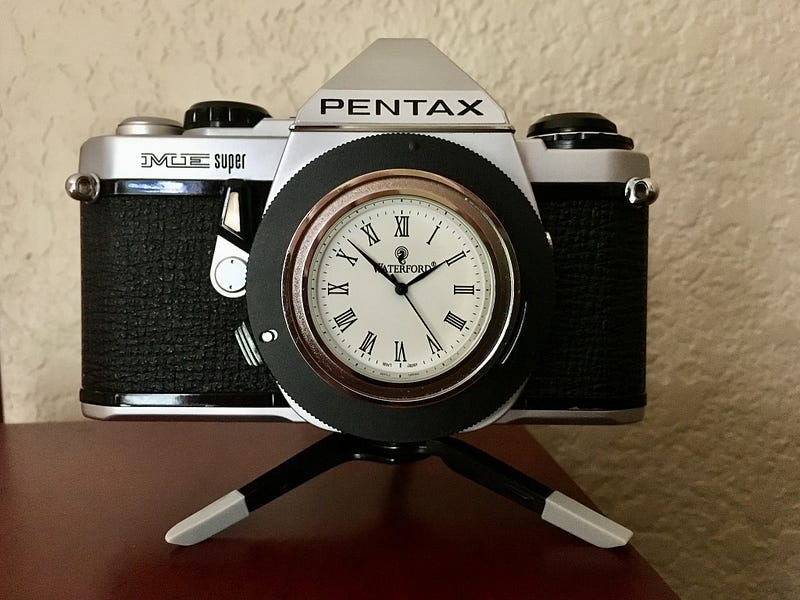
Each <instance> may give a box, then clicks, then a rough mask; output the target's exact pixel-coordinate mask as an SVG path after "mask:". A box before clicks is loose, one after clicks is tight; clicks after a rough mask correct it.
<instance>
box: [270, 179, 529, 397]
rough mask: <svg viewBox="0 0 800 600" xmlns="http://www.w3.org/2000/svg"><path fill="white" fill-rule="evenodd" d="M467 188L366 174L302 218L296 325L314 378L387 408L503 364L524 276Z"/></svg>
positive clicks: (292, 255) (290, 274) (295, 262)
mask: <svg viewBox="0 0 800 600" xmlns="http://www.w3.org/2000/svg"><path fill="white" fill-rule="evenodd" d="M513 265H514V263H513V260H512V257H511V253H510V250H509V244H508V241H507V236H506V234H505V231H504V230H503V227H502V225H500V223H499V222H498V221H497V220H496V219H495V218H494V217H493V215H492V212H491V211H490V210H489V209H488V207H487V206H486V205H485V204H484V203H483V202H482V201H481V200H480V199H479V198H477V197H476V196H474V195H473V194H472V193H471V192H469V191H468V190H466V189H464V188H463V187H462V186H460V185H458V184H457V183H455V182H453V181H451V180H448V179H446V178H444V177H441V176H438V175H434V174H432V173H426V172H423V171H413V170H388V171H379V172H375V173H370V174H367V175H364V176H362V177H360V178H357V179H355V180H353V181H350V182H348V183H347V185H345V186H341V187H339V188H337V189H335V190H333V191H332V192H331V193H330V194H328V195H327V196H326V197H325V198H323V199H322V200H321V201H320V202H319V203H318V204H317V205H316V206H315V207H314V209H313V210H312V211H311V212H310V213H309V215H308V216H307V217H306V218H305V219H304V220H303V222H302V223H301V225H300V227H298V229H297V232H296V234H295V236H294V239H293V240H292V243H291V245H290V252H289V258H288V260H287V264H286V266H285V268H284V274H285V278H284V282H283V290H284V306H285V309H286V314H287V320H288V324H289V329H290V331H291V332H292V334H293V336H294V337H295V339H296V341H297V343H298V345H299V347H300V350H301V352H302V354H303V356H304V357H305V358H306V360H307V361H308V362H309V363H310V364H311V365H312V367H313V368H314V369H315V371H316V372H317V373H318V374H319V375H320V376H321V377H323V378H324V379H325V380H327V381H328V382H329V383H331V384H333V385H334V386H338V387H340V388H343V389H344V390H347V391H348V392H350V393H353V394H356V395H359V396H363V397H366V398H370V399H374V400H377V401H386V402H423V401H431V400H436V399H441V398H442V397H444V396H447V395H449V394H452V393H453V392H455V391H457V390H458V389H461V388H463V387H464V386H466V385H469V383H470V382H471V381H473V380H474V379H475V378H476V377H477V376H479V375H480V373H481V372H483V371H484V370H485V369H486V368H487V367H488V366H489V365H490V364H491V363H492V362H493V361H494V360H496V358H497V354H498V350H499V348H500V347H501V346H502V342H503V341H504V340H505V338H506V337H507V335H508V331H509V327H510V323H511V321H512V317H513V314H514V312H515V309H516V303H517V300H518V294H517V289H516V286H517V285H518V281H517V279H518V276H517V275H516V272H515V269H514V266H513Z"/></svg>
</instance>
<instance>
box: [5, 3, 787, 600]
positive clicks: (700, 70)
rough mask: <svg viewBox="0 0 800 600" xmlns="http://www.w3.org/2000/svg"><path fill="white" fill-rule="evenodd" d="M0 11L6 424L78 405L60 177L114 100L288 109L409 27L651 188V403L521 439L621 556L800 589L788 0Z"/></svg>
mask: <svg viewBox="0 0 800 600" xmlns="http://www.w3.org/2000/svg"><path fill="white" fill-rule="evenodd" d="M2 6H3V10H2V13H3V19H2V23H0V173H1V174H2V175H1V176H0V254H1V255H2V263H0V366H1V367H2V377H3V393H4V398H3V402H4V407H5V417H6V420H7V421H9V422H25V421H43V420H63V419H77V418H80V415H79V407H78V402H77V397H76V391H77V389H78V387H79V374H80V320H79V303H80V297H79V278H80V272H79V239H78V207H77V205H76V204H75V203H74V202H73V201H71V200H68V199H67V198H66V196H65V194H64V192H63V182H64V179H65V177H66V176H67V175H68V174H70V173H72V172H73V171H75V169H76V168H77V160H78V148H79V146H80V144H81V142H82V141H83V140H84V139H86V138H87V137H89V136H92V135H100V134H106V133H112V132H113V131H114V128H115V126H116V124H117V122H118V121H120V120H121V119H122V118H124V117H127V116H131V115H136V114H154V115H162V116H168V117H172V118H177V119H180V118H181V116H182V113H183V110H184V109H185V108H186V107H188V106H189V105H190V104H192V103H193V102H196V101H199V100H205V99H216V98H230V99H237V100H241V101H246V102H254V103H256V104H261V105H264V106H266V107H267V108H268V109H269V110H270V112H271V113H272V114H273V115H276V116H281V117H286V116H291V115H292V114H294V111H295V110H296V109H297V107H298V106H299V105H300V104H301V103H302V102H303V101H304V100H305V99H306V98H307V97H308V96H309V95H310V94H311V93H312V92H313V91H315V90H316V88H317V87H318V86H319V85H320V84H322V83H323V82H324V81H325V80H326V79H327V78H328V77H329V76H331V75H332V74H334V73H335V72H336V71H337V70H338V69H339V68H340V67H342V66H343V65H344V64H346V63H347V62H348V61H349V60H350V59H351V58H352V57H353V56H355V55H356V54H357V53H358V52H359V51H360V50H362V49H363V48H364V47H366V46H367V45H368V44H369V42H370V41H372V40H374V39H375V38H378V37H404V36H412V37H427V38H429V39H431V40H432V41H433V42H434V43H436V44H437V45H438V46H439V47H440V48H441V49H442V50H443V51H444V52H445V53H447V54H448V55H449V56H450V57H451V58H452V59H453V60H455V62H456V63H457V64H459V65H460V66H461V67H462V68H463V69H464V70H465V71H467V72H468V73H469V74H470V75H472V76H473V77H474V78H475V79H476V80H477V81H478V82H479V83H481V84H482V85H484V86H485V87H486V88H487V89H488V90H489V91H490V92H491V93H492V95H493V96H494V97H495V98H496V99H497V100H498V101H499V102H500V104H501V105H502V106H504V107H505V108H506V110H507V111H508V114H509V117H510V118H511V120H512V122H514V123H515V124H516V125H517V128H518V130H519V131H520V132H521V133H522V134H524V132H525V130H526V128H527V126H528V125H529V124H530V123H531V122H532V121H534V120H535V119H536V118H538V117H539V116H541V115H543V114H545V113H549V112H560V111H566V110H593V111H598V112H601V113H604V114H605V115H607V116H609V117H610V118H612V119H613V120H615V121H616V122H617V124H618V125H619V126H620V129H621V131H622V132H624V133H625V134H627V135H630V136H632V137H633V138H634V139H635V140H636V142H637V147H638V148H639V149H641V150H642V151H644V152H646V153H648V154H649V155H650V156H651V163H652V168H653V174H654V177H655V178H656V179H657V180H658V181H659V182H660V184H661V188H662V194H661V198H660V200H659V201H658V202H657V203H656V204H655V205H654V206H653V208H652V210H651V245H650V286H649V302H650V304H649V318H650V321H649V350H648V352H649V360H648V369H649V370H648V387H649V398H650V406H649V409H648V415H647V418H646V419H645V421H644V422H642V423H641V424H637V425H632V426H624V427H610V428H609V427H536V428H533V429H534V432H535V434H536V435H537V437H538V438H539V439H540V440H542V441H543V442H544V443H545V445H546V446H547V447H548V448H549V449H550V450H551V451H552V452H553V453H554V454H555V455H556V456H557V457H558V458H559V459H560V461H561V462H562V464H563V465H564V466H565V467H566V468H567V469H568V470H569V471H570V472H571V473H572V474H573V475H574V477H575V478H576V479H577V480H578V482H579V483H580V484H582V485H583V486H584V487H585V488H586V489H587V491H588V492H589V493H590V495H591V496H592V497H593V498H594V499H595V500H596V502H597V503H598V504H599V506H600V507H601V508H602V509H603V510H605V511H606V512H607V513H608V514H609V515H610V516H612V517H614V518H616V519H618V520H620V521H621V522H623V523H624V524H626V525H627V526H629V527H631V528H632V529H634V530H635V532H636V535H635V537H634V540H633V541H634V543H635V545H636V546H637V548H639V550H640V551H641V552H642V553H643V554H644V555H645V556H646V557H647V558H648V559H649V560H650V561H652V563H653V564H654V565H655V566H656V568H657V569H658V570H659V571H660V572H661V573H662V574H663V576H664V577H665V578H666V580H667V581H668V582H669V583H670V584H671V585H672V586H673V587H674V588H675V590H676V591H677V592H678V593H679V594H680V595H681V596H682V597H684V598H703V599H705V598H789V597H798V596H797V594H798V593H800V592H798V590H800V517H799V516H798V515H800V500H799V499H798V491H799V490H798V488H799V487H800V486H798V483H800V471H799V470H798V462H797V440H798V439H800V369H799V368H798V364H800V342H799V340H800V260H798V240H799V239H800V202H798V201H797V200H798V199H797V189H798V186H797V182H798V180H799V179H800V169H798V161H799V160H800V159H799V158H798V157H799V156H800V135H799V134H800V130H799V126H798V123H799V122H800V109H798V99H800V68H799V67H798V64H799V63H798V59H797V57H798V56H799V55H800V42H799V41H798V40H799V39H800V36H798V32H800V9H798V5H797V4H796V3H795V2H793V1H790V0H787V1H784V2H779V1H775V2H755V1H750V0H742V1H738V2H736V1H714V0H704V1H701V2H696V1H691V0H653V1H651V2H647V3H627V2H621V1H608V2H595V1H593V0H586V1H585V2H568V1H557V2H552V1H547V2H544V1H535V2H524V1H509V0H506V1H498V2H480V1H470V0H458V1H444V0H440V1H437V0H424V1H414V0H408V1H405V2H383V3H377V2H369V1H367V0H351V1H347V2H337V1H334V0H328V1H323V0H316V1H306V2H289V1H281V2H278V1H265V0H261V1H255V0H249V1H245V2H237V3H228V2H203V3H198V2H189V1H187V0H172V1H171V2H157V1H155V0H153V1H148V0H143V1H141V2H113V1H105V2H96V3H95V2H90V1H87V0H81V1H74V2H57V1H53V0H42V1H39V2H21V1H15V0H12V1H11V2H8V1H6V2H4V3H3V5H2ZM468 576H469V575H468V574H466V573H465V577H468ZM576 576H579V574H576ZM598 584H599V585H602V584H601V583H598Z"/></svg>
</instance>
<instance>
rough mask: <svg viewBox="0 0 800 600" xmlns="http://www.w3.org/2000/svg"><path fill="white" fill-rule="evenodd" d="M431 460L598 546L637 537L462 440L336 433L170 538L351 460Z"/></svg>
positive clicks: (223, 519)
mask: <svg viewBox="0 0 800 600" xmlns="http://www.w3.org/2000/svg"><path fill="white" fill-rule="evenodd" d="M430 456H438V457H439V458H440V459H441V460H442V461H443V462H444V463H445V464H446V465H447V466H448V467H450V468H451V469H452V470H453V471H455V472H456V473H459V474H461V475H463V476H464V477H467V478H468V479H471V480H472V481H474V482H476V483H479V484H481V485H483V486H485V487H487V488H488V489H490V490H493V491H495V492H497V493H498V494H501V495H503V496H505V497H506V498H509V499H511V500H513V501H515V502H517V503H519V504H521V505H522V506H525V507H527V508H529V509H531V510H534V511H536V512H537V513H539V514H540V515H541V517H542V519H544V520H545V521H547V522H549V523H551V524H553V525H555V526H556V527H560V528H561V529H563V530H565V531H567V532H569V533H571V534H573V535H575V536H577V537H579V538H581V539H582V540H585V541H587V542H589V543H590V544H594V545H595V546H598V547H601V548H614V547H617V546H624V545H625V544H626V543H627V542H628V540H629V539H630V538H631V535H633V534H632V532H631V531H630V530H629V529H626V528H625V527H623V526H621V525H619V524H617V523H615V522H614V521H612V520H610V519H608V518H607V517H605V516H603V515H601V514H600V513H598V512H596V511H594V510H592V509H591V508H589V507H587V506H584V505H583V504H581V503H579V502H577V501H575V500H573V499H572V498H569V497H568V496H565V495H564V494H562V493H561V492H557V491H554V490H551V489H550V488H548V487H547V486H545V485H544V484H542V483H540V482H538V481H536V480H535V479H531V478H530V477H528V476H527V475H525V474H524V473H522V472H520V471H517V470H516V469H514V468H512V467H510V466H509V465H507V464H505V463H504V462H502V461H500V460H498V459H496V458H494V457H493V456H490V455H489V454H487V453H485V452H483V451H482V450H478V449H477V448H475V447H474V446H471V445H470V444H467V443H466V442H463V441H461V440H458V439H455V438H452V437H445V438H440V439H435V440H428V441H425V442H412V443H401V444H396V443H388V442H377V441H373V440H367V439H363V438H359V437H356V436H352V435H348V434H343V433H332V434H330V435H328V436H327V437H324V438H322V439H321V440H319V441H318V442H316V443H314V444H312V445H311V446H309V447H308V448H306V449H305V450H302V451H301V452H299V453H298V454H296V455H295V456H293V457H292V458H290V459H288V460H287V461H285V462H284V463H282V464H280V465H278V466H277V467H275V468H274V469H271V470H269V471H267V472H266V473H264V474H263V475H261V476H260V477H258V478H256V479H254V480H253V481H251V482H250V483H248V484H246V485H244V486H243V487H241V488H239V489H238V490H234V491H232V492H230V493H228V494H226V495H224V496H222V497H221V498H219V499H218V500H216V501H214V502H212V503H211V504H209V505H208V506H206V507H205V508H203V509H201V510H199V511H197V512H196V513H194V514H193V515H191V516H189V517H187V518H186V519H184V520H183V521H181V522H180V523H178V524H177V525H175V526H174V527H172V528H171V529H170V530H169V531H168V532H167V534H166V536H165V539H166V541H167V542H169V543H170V544H177V545H180V546H191V545H193V544H196V543H198V542H201V541H203V540H205V539H208V538H209V537H211V536H212V535H214V534H216V533H219V532H220V531H222V530H224V529H226V528H228V527H230V526H231V525H233V524H234V523H237V522H238V521H241V520H242V519H244V518H245V517H247V516H248V515H249V514H250V513H251V512H253V511H254V510H256V509H258V508H260V507H262V506H264V505H265V504H267V503H268V502H270V501H272V500H274V499H275V498H278V497H279V496H282V495H283V494H285V493H287V492H289V491H291V490H293V489H294V488H296V487H297V486H299V485H301V484H303V483H305V482H306V481H309V480H311V479H313V478H314V477H316V476H317V475H320V474H322V473H324V472H325V471H328V470H329V469H332V468H333V467H336V466H337V465H341V464H343V463H346V462H349V461H351V460H368V461H374V462H379V463H385V464H399V463H406V462H412V461H416V460H422V459H425V458H428V457H430Z"/></svg>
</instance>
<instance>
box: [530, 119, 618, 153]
mask: <svg viewBox="0 0 800 600" xmlns="http://www.w3.org/2000/svg"><path fill="white" fill-rule="evenodd" d="M528 137H529V138H530V137H535V138H540V139H541V140H543V141H544V143H545V145H546V146H547V147H548V148H558V149H563V150H572V149H604V148H609V149H620V150H633V140H632V139H631V138H629V137H625V136H624V135H620V134H619V133H617V126H616V125H615V124H614V123H613V122H612V121H609V120H608V119H606V118H605V117H604V116H603V115H600V114H598V113H590V112H572V113H558V114H554V115H547V116H545V117H542V118H541V119H539V120H538V121H536V122H535V123H534V124H533V125H531V126H530V127H529V128H528Z"/></svg>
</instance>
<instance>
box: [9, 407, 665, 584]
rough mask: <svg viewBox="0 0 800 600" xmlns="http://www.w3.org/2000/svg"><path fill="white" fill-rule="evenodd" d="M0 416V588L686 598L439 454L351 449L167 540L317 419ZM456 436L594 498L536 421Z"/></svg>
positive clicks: (628, 554)
mask: <svg viewBox="0 0 800 600" xmlns="http://www.w3.org/2000/svg"><path fill="white" fill-rule="evenodd" d="M1 427H2V429H0V598H3V599H11V598H161V597H166V598H224V597H235V598H314V597H322V598H449V597H454V598H503V599H505V598H548V599H550V598H570V599H573V598H593V599H595V598H614V599H623V598H648V599H656V598H675V597H676V596H675V595H674V593H673V592H672V591H670V589H669V588H668V587H667V586H666V584H665V583H664V582H663V581H662V580H661V578H660V577H659V576H658V575H657V574H656V572H655V571H654V570H653V568H652V567H650V566H649V565H648V564H647V562H646V561H645V560H644V559H643V558H642V557H641V556H640V555H639V554H638V553H637V552H636V550H635V549H634V548H632V547H631V546H627V547H625V548H619V549H615V550H601V549H598V548H595V547H593V546H590V545H588V544H586V543H585V542H582V541H580V540H578V539H575V538H573V537H571V536H570V535H568V534H566V533H564V532H562V531H560V530H558V529H556V528H554V527H552V526H551V525H548V524H547V523H543V522H542V521H541V520H540V519H539V517H538V516H537V515H536V514H535V513H533V512H530V511H527V510H526V509H524V508H523V507H521V506H518V505H517V504H514V503H513V502H511V501H510V500H507V499H505V498H503V497H501V496H499V495H496V494H494V493H492V492H490V491H488V490H485V489H483V488H481V487H479V486H477V485H476V484H474V483H472V482H470V481H468V480H466V479H463V478H462V477H460V476H459V475H457V474H455V473H453V472H452V471H450V470H449V469H448V468H447V467H446V466H445V465H444V464H443V463H441V461H439V460H438V459H436V458H429V459H426V460H424V461H421V462H416V463H412V464H405V465H391V466H390V465H380V464H374V463H350V464H347V465H344V466H341V467H338V468H336V469H334V470H333V471H330V472H328V473H326V474H325V475H322V476H321V477H319V478H317V479H315V480H314V481H312V482H310V483H307V484H305V485H303V486H302V487H300V488H298V489H296V490H294V491H292V492H290V493H289V494H287V495H285V496H283V497H282V498H280V499H278V500H276V501H274V502H273V503H271V504H268V505H267V506H265V507H264V508H261V509H260V510H258V511H256V512H255V513H253V515H251V516H250V517H249V518H247V519H245V520H244V521H242V522H240V523H238V524H237V525H235V526H233V527H232V528H230V529H228V530H227V531H224V532H222V533H220V534H219V535H217V536H216V537H214V538H212V539H210V540H208V541H205V542H202V543H200V544H198V545H196V546H192V547H175V546H171V545H169V544H167V543H166V542H165V541H164V533H165V532H166V531H167V530H168V529H169V528H170V527H171V526H172V525H174V524H175V523H176V522H178V521H180V520H181V519H183V518H184V517H186V516H188V515H189V514H190V513H192V512H194V511H195V510H197V509H199V508H201V507H202V506H204V505H205V504H207V503H208V502H210V501H212V500H215V499H216V498H218V497H220V496H222V495H223V494H225V493H227V492H229V491H231V490H233V489H235V488H238V487H240V486H241V485H242V484H244V483H246V482H247V481H250V480H251V479H253V478H254V477H255V476H257V475H259V474H260V473H261V472H263V471H265V470H267V469H268V468H271V467H272V466H275V465H276V464H278V463H280V462H282V461H283V460H285V459H286V458H288V457H289V456H291V455H292V454H294V453H296V452H297V451H299V450H301V449H302V448H304V447H306V446H307V445H308V444H310V443H311V442H313V441H315V440H317V439H319V438H320V437H321V436H322V435H324V433H323V432H321V431H319V430H317V429H315V428H313V427H311V426H305V425H290V424H287V425H283V424H255V423H97V422H88V421H86V422H79V423H59V424H37V425H3V426H1ZM462 437H463V439H465V440H466V441H468V442H470V443H472V444H473V445H475V446H477V447H479V448H482V449H483V450H486V451H488V452H489V453H491V454H493V455H495V456H496V457H498V458H500V459H501V460H504V461H506V462H508V463H510V464H511V465H512V466H514V467H516V468H518V469H520V470H522V471H524V472H525V473H527V474H529V475H531V476H533V477H536V478H538V479H540V480H541V481H542V482H544V483H545V484H547V485H549V486H551V487H553V488H555V489H558V490H560V491H562V492H564V493H566V494H568V495H572V496H573V497H574V498H576V499H577V500H582V501H586V502H588V498H586V496H585V494H583V493H582V492H581V491H580V489H579V488H578V487H577V486H576V485H575V483H573V482H572V481H571V480H570V479H569V477H568V476H567V475H566V474H565V473H564V472H563V471H562V470H561V469H560V468H559V467H558V465H557V464H556V463H555V462H554V461H553V460H552V458H550V456H549V455H548V454H547V453H546V452H545V451H544V450H543V449H542V447H541V446H539V444H538V443H536V441H534V439H533V438H532V437H530V435H529V434H528V433H527V431H526V430H525V429H523V428H520V427H513V426H511V427H510V426H498V427H489V428H486V429H483V430H481V431H478V432H475V433H471V434H467V435H465V436H462ZM635 540H636V538H635V536H634V542H635Z"/></svg>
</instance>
